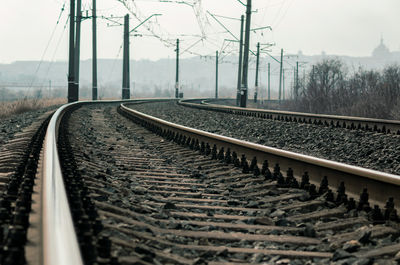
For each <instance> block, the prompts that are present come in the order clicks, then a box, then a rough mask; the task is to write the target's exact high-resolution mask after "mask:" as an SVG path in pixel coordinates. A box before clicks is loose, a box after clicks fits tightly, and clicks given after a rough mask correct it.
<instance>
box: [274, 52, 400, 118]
mask: <svg viewBox="0 0 400 265" xmlns="http://www.w3.org/2000/svg"><path fill="white" fill-rule="evenodd" d="M282 107H283V108H286V109H290V110H294V111H302V112H311V113H321V114H338V115H351V116H361V117H371V118H381V119H400V66H399V65H389V66H387V67H385V68H384V69H383V70H381V71H378V70H365V69H363V68H361V67H360V68H359V69H358V70H357V71H355V72H353V73H352V74H348V71H347V68H346V66H345V65H344V63H343V62H342V61H340V60H338V59H326V60H323V61H322V62H320V63H318V64H316V65H314V66H313V68H312V70H310V71H309V72H308V73H307V75H306V78H304V79H302V80H299V84H298V86H297V87H294V92H293V99H292V100H289V101H286V102H285V103H284V104H283V106H282Z"/></svg>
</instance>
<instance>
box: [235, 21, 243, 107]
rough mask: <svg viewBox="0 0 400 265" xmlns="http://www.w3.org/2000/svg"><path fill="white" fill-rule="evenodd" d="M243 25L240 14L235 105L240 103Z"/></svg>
mask: <svg viewBox="0 0 400 265" xmlns="http://www.w3.org/2000/svg"><path fill="white" fill-rule="evenodd" d="M243 26H244V16H243V15H242V16H241V17H240V41H239V73H238V84H237V91H236V106H239V105H240V88H241V86H242V60H243Z"/></svg>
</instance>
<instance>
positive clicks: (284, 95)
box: [282, 69, 285, 100]
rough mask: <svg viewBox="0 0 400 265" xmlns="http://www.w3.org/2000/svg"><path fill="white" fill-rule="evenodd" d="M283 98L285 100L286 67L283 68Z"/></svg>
mask: <svg viewBox="0 0 400 265" xmlns="http://www.w3.org/2000/svg"><path fill="white" fill-rule="evenodd" d="M282 99H283V100H285V69H282Z"/></svg>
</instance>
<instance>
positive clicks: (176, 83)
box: [175, 39, 179, 98]
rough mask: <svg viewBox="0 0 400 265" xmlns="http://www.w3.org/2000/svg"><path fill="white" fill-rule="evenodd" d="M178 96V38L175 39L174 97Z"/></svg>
mask: <svg viewBox="0 0 400 265" xmlns="http://www.w3.org/2000/svg"><path fill="white" fill-rule="evenodd" d="M178 97H179V39H176V75H175V98H178Z"/></svg>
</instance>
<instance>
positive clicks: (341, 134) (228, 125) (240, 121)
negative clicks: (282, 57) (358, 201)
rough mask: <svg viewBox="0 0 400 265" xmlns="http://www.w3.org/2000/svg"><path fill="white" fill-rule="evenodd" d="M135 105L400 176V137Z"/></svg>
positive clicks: (151, 112)
mask: <svg viewBox="0 0 400 265" xmlns="http://www.w3.org/2000/svg"><path fill="white" fill-rule="evenodd" d="M130 107H132V108H134V109H136V110H138V111H141V112H143V113H146V114H149V115H152V116H155V117H158V118H161V119H164V120H167V121H170V122H174V123H178V124H181V125H184V126H189V127H192V128H196V129H200V130H204V131H208V132H212V133H216V134H220V135H224V136H229V137H233V138H237V139H241V140H246V141H250V142H254V143H258V144H262V145H266V146H270V147H276V148H279V149H284V150H288V151H293V152H298V153H302V154H306V155H310V156H314V157H318V158H324V159H329V160H333V161H337V162H342V163H346V164H351V165H356V166H360V167H365V168H370V169H375V170H378V171H383V172H387V173H392V174H396V175H400V136H398V135H386V134H382V133H375V132H367V131H362V130H348V129H343V128H330V127H325V126H320V125H313V124H303V123H294V122H284V121H276V120H268V119H261V118H256V117H245V116H239V115H234V114H227V113H219V112H213V111H207V110H199V109H192V108H189V107H183V106H179V105H177V104H176V103H175V102H161V103H160V102H158V103H146V104H140V105H131V106H130Z"/></svg>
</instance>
